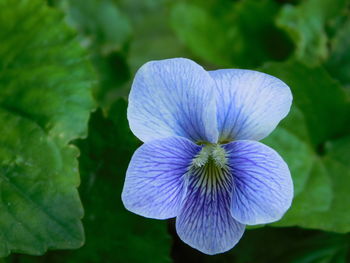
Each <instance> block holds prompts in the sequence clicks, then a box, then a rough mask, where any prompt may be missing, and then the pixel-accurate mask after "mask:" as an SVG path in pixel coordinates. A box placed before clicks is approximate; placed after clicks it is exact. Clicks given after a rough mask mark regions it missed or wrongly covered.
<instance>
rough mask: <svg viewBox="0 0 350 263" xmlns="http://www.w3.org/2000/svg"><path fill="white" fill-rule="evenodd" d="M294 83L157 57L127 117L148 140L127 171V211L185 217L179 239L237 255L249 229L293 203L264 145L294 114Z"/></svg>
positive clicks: (139, 79) (286, 180) (283, 171)
mask: <svg viewBox="0 0 350 263" xmlns="http://www.w3.org/2000/svg"><path fill="white" fill-rule="evenodd" d="M291 103H292V95H291V91H290V89H289V87H288V86H287V85H286V84H285V83H283V82H282V81H281V80H279V79H277V78H275V77H272V76H270V75H267V74H264V73H260V72H256V71H251V70H240V69H223V70H216V71H205V70H204V69H203V68H202V67H201V66H199V65H198V64H196V63H195V62H193V61H191V60H189V59H183V58H174V59H166V60H161V61H151V62H148V63H146V64H145V65H144V66H142V67H141V68H140V69H139V71H138V72H137V74H136V76H135V80H134V82H133V85H132V89H131V92H130V96H129V107H128V119H129V123H130V128H131V130H132V131H133V133H134V134H135V135H136V136H137V137H138V138H139V139H140V140H142V141H143V142H144V144H143V145H142V146H141V147H140V148H139V149H137V151H136V152H135V154H134V156H133V157H132V159H131V162H130V165H129V168H128V170H127V174H126V179H125V185H124V189H123V193H122V200H123V203H124V205H125V207H126V208H127V209H128V210H130V211H132V212H134V213H136V214H139V215H142V216H145V217H149V218H156V219H167V218H172V217H176V230H177V233H178V235H179V237H180V238H181V239H182V240H183V241H184V242H185V243H187V244H189V245H190V246H192V247H194V248H196V249H198V250H200V251H202V252H203V253H206V254H217V253H222V252H225V251H227V250H229V249H231V248H232V247H233V246H234V245H235V244H237V242H238V241H239V240H240V238H241V237H242V235H243V232H244V229H245V225H255V224H266V223H270V222H274V221H276V220H279V219H280V218H281V217H282V216H283V214H284V213H285V212H286V210H287V209H288V208H289V207H290V205H291V201H292V198H293V182H292V179H291V176H290V172H289V169H288V166H287V164H286V163H285V162H284V161H283V159H282V158H281V157H280V156H279V155H278V153H276V152H275V151H274V150H273V149H271V148H269V147H268V146H266V145H264V144H262V143H259V142H257V141H258V140H261V139H263V138H264V137H266V136H267V135H268V134H270V133H271V132H272V131H273V130H274V128H275V127H276V126H277V124H278V123H279V122H280V120H281V119H283V118H284V117H285V116H286V115H287V113H288V112H289V109H290V106H291Z"/></svg>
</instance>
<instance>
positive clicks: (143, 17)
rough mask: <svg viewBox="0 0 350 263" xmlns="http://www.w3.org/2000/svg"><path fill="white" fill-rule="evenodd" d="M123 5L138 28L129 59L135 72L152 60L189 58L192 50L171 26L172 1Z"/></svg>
mask: <svg viewBox="0 0 350 263" xmlns="http://www.w3.org/2000/svg"><path fill="white" fill-rule="evenodd" d="M120 2H121V3H120V5H121V8H122V10H123V12H124V13H125V14H127V15H128V17H130V19H131V21H132V23H133V28H134V38H133V41H132V42H131V43H130V50H129V56H128V57H127V62H128V64H129V66H130V69H131V72H132V73H135V72H136V70H137V69H139V68H140V67H141V66H142V65H143V64H144V63H146V62H148V61H150V60H159V59H166V58H172V57H188V51H187V50H186V49H185V47H184V45H183V44H182V43H181V42H180V41H179V39H178V38H176V35H175V34H174V32H172V30H171V28H170V26H169V24H168V23H167V21H168V19H169V8H168V4H169V3H170V2H171V1H170V0H146V1H139V0H121V1H120ZM140 10H142V12H141V11H140ZM129 86H130V85H129Z"/></svg>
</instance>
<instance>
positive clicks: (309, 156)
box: [262, 127, 314, 196]
mask: <svg viewBox="0 0 350 263" xmlns="http://www.w3.org/2000/svg"><path fill="white" fill-rule="evenodd" d="M262 142H263V143H265V144H266V145H268V146H270V147H272V148H273V149H275V150H277V151H278V153H279V154H280V155H281V156H282V158H283V159H284V160H285V161H286V162H287V164H288V167H289V169H290V172H291V174H292V178H293V183H294V195H295V196H296V195H298V194H300V193H301V192H302V191H303V189H304V187H305V184H306V182H307V181H308V179H309V175H310V171H311V168H312V166H313V161H314V160H313V159H314V158H313V155H314V153H313V151H312V149H311V147H310V146H309V145H308V144H307V143H305V142H303V141H302V140H300V139H299V138H298V137H296V136H295V135H293V134H292V133H291V132H289V131H288V130H286V129H284V128H281V127H278V128H277V129H275V130H274V131H273V132H272V134H270V135H269V136H268V137H267V138H265V139H264V140H263V141H262Z"/></svg>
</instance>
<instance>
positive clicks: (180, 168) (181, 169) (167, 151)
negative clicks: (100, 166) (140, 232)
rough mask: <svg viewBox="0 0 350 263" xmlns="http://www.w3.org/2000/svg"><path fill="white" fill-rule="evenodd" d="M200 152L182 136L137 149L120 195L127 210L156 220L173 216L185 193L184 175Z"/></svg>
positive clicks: (197, 147)
mask: <svg viewBox="0 0 350 263" xmlns="http://www.w3.org/2000/svg"><path fill="white" fill-rule="evenodd" d="M200 149H201V147H200V146H197V145H196V144H194V143H192V142H191V141H189V140H187V139H184V138H181V137H177V138H176V137H172V138H165V139H160V140H155V141H152V142H149V143H145V144H144V145H142V146H141V147H140V148H138V149H137V151H136V152H135V153H134V155H133V157H132V159H131V161H130V164H129V168H128V170H127V172H126V178H125V183H124V188H123V192H122V201H123V203H124V206H125V207H126V209H128V210H129V211H131V212H134V213H136V214H139V215H142V216H145V217H150V218H156V219H166V218H171V217H175V216H176V215H177V214H178V211H179V209H180V208H181V203H182V200H183V197H184V194H185V191H186V188H185V180H184V179H183V178H184V175H185V174H186V172H187V171H188V169H189V167H190V165H191V162H192V159H193V157H194V156H195V155H196V154H198V152H199V151H200Z"/></svg>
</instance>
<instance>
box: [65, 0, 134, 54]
mask: <svg viewBox="0 0 350 263" xmlns="http://www.w3.org/2000/svg"><path fill="white" fill-rule="evenodd" d="M66 1H67V2H66V3H65V6H64V8H65V9H66V12H67V13H68V18H69V21H70V22H71V23H72V24H73V25H74V27H76V28H77V29H78V30H79V32H80V34H81V36H82V37H83V38H84V40H83V43H84V44H85V45H87V46H90V47H92V48H94V49H96V50H97V51H98V52H99V53H101V54H102V55H108V54H110V53H112V52H115V51H120V50H122V49H123V46H124V45H125V44H126V42H127V41H128V40H129V38H130V37H131V25H130V22H129V20H128V18H127V17H126V16H125V15H124V14H123V13H122V12H121V11H120V9H119V8H118V7H117V5H116V4H115V3H114V2H113V1H111V0H66Z"/></svg>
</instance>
